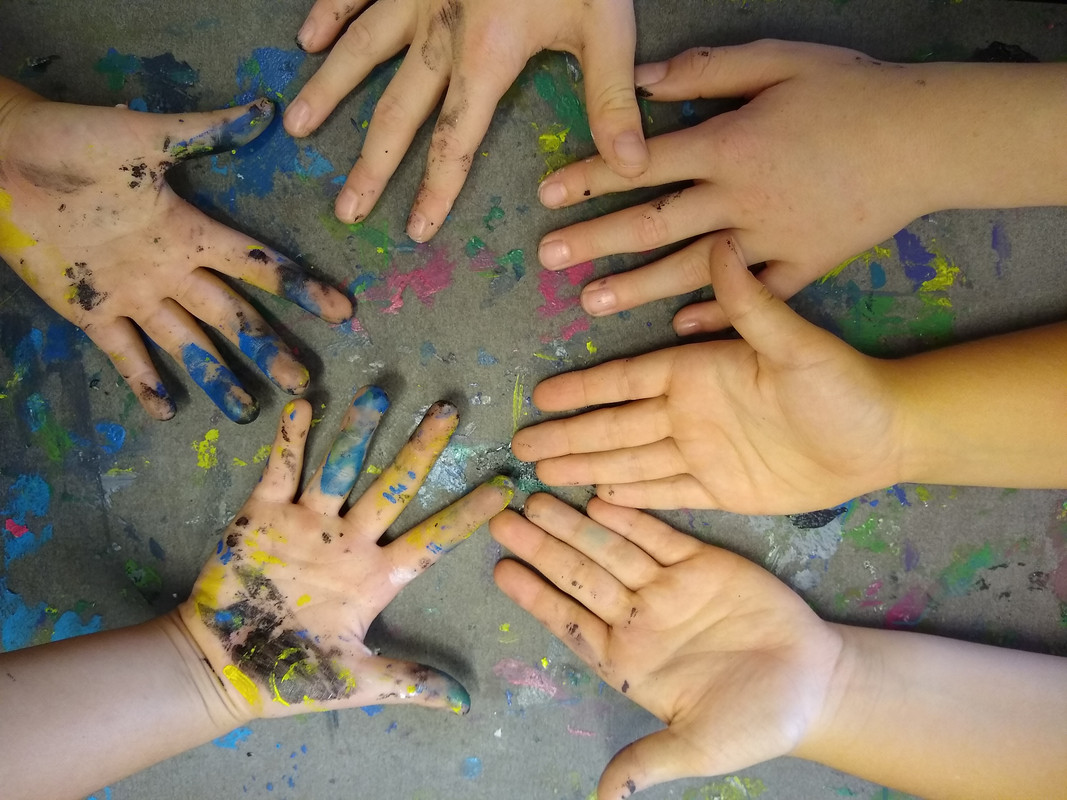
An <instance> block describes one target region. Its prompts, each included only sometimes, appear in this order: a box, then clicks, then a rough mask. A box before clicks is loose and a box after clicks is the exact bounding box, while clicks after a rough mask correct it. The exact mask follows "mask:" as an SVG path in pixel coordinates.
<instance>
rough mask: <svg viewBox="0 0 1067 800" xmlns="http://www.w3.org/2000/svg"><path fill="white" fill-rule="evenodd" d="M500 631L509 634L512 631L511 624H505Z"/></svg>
mask: <svg viewBox="0 0 1067 800" xmlns="http://www.w3.org/2000/svg"><path fill="white" fill-rule="evenodd" d="M500 630H502V631H503V632H504V633H507V632H508V631H510V630H511V623H510V622H505V623H504V624H503V625H501V626H500Z"/></svg>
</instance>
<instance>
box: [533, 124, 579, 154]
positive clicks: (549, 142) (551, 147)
mask: <svg viewBox="0 0 1067 800" xmlns="http://www.w3.org/2000/svg"><path fill="white" fill-rule="evenodd" d="M570 132H571V129H570V128H563V127H561V126H559V125H553V126H552V127H551V128H549V129H548V132H547V133H542V134H541V135H540V136H538V137H537V147H538V149H539V150H540V151H541V152H542V153H555V152H556V151H557V150H559V149H560V148H561V147H562V146H563V143H564V142H565V141H567V134H568V133H570Z"/></svg>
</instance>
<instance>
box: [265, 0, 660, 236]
mask: <svg viewBox="0 0 1067 800" xmlns="http://www.w3.org/2000/svg"><path fill="white" fill-rule="evenodd" d="M349 20H352V22H351V24H350V25H348V29H347V30H345V32H344V34H342V35H341V37H340V39H338V40H337V45H336V46H335V47H334V49H333V51H332V52H331V53H330V55H329V56H328V57H327V59H326V62H325V63H324V64H323V65H322V67H321V68H320V69H319V71H318V72H317V73H315V75H314V76H313V77H312V78H311V80H310V81H308V84H307V86H305V87H304V89H303V90H302V91H301V92H300V94H299V95H298V96H297V97H296V99H295V100H294V101H293V102H292V104H291V105H290V106H289V108H288V109H286V112H285V129H286V130H287V131H289V133H291V134H292V135H293V136H307V135H308V134H309V133H311V132H312V131H314V130H315V129H316V128H318V127H319V125H321V124H322V122H323V120H325V119H326V117H327V116H328V115H329V114H330V112H331V111H333V109H334V108H335V107H336V106H337V104H338V103H339V102H340V101H341V100H342V99H343V98H344V97H345V96H346V95H347V94H348V93H349V92H351V91H352V90H353V89H354V88H355V87H356V86H357V85H358V84H359V83H360V82H361V81H362V80H363V79H364V78H365V77H366V76H367V74H368V73H369V72H370V71H371V69H372V68H373V67H374V66H375V65H376V64H378V63H379V62H382V61H385V60H386V59H388V58H390V57H392V56H393V55H395V54H396V53H398V52H399V51H400V50H402V49H403V48H404V47H409V49H408V54H407V56H406V57H405V58H404V61H403V63H402V64H401V66H400V69H399V71H398V72H397V74H396V77H395V78H394V79H393V80H392V81H391V82H390V83H389V86H388V88H387V89H386V90H385V92H384V93H383V94H382V96H381V99H379V100H378V105H377V107H376V108H375V111H374V116H373V117H372V118H371V122H370V127H369V128H368V130H367V137H366V140H365V141H364V143H363V151H362V153H361V154H360V157H359V159H358V160H357V161H356V164H355V166H353V167H352V171H351V172H350V173H349V175H348V181H347V182H346V183H345V185H344V188H342V189H341V193H340V194H339V195H338V197H337V203H336V206H335V211H336V213H337V216H338V218H340V219H341V220H343V221H345V222H356V221H358V220H360V219H362V218H363V217H365V216H366V215H367V214H368V213H370V210H371V209H372V208H373V207H374V204H375V203H376V202H377V200H378V197H379V196H380V195H381V193H382V190H383V189H384V187H385V185H386V183H387V182H388V181H389V178H390V177H391V176H392V174H393V172H394V171H395V170H396V168H397V166H398V165H399V164H400V160H401V159H402V158H403V157H404V154H405V153H406V152H407V150H408V147H410V146H411V141H412V139H413V138H414V136H415V133H416V131H418V129H419V126H421V125H422V123H423V121H424V120H425V119H426V118H427V117H428V116H429V115H430V113H431V112H432V111H433V109H434V106H436V105H437V102H438V100H439V98H440V97H441V95H442V93H444V95H445V97H444V104H443V106H442V108H441V114H440V116H439V117H438V118H437V124H436V126H435V128H434V134H433V140H432V141H431V143H430V154H429V158H428V160H427V167H426V173H425V175H424V177H423V180H422V185H421V186H420V187H419V191H418V194H417V195H416V197H415V203H414V206H413V208H412V210H411V216H410V218H409V219H408V224H407V232H408V235H409V236H410V237H411V238H412V239H414V240H416V241H419V242H424V241H426V240H427V239H429V238H430V237H431V236H433V235H434V234H435V233H436V232H437V231H438V229H439V228H440V227H441V224H442V223H443V222H444V220H445V217H446V216H447V215H448V212H449V209H451V208H452V203H453V202H454V201H455V199H456V196H457V195H458V194H459V191H460V189H461V188H462V186H463V182H464V180H465V179H466V177H467V173H468V172H469V171H470V168H471V161H472V158H473V157H474V155H475V153H476V152H477V149H478V145H479V143H480V142H481V140H482V137H483V136H484V135H485V132H486V130H487V129H488V127H489V123H490V121H491V120H492V118H493V112H494V110H495V109H496V104H497V102H498V101H499V100H500V98H501V97H502V96H503V94H504V92H506V91H507V89H508V87H509V86H511V84H512V82H513V81H514V80H515V78H516V77H517V76H518V74H519V72H520V71H521V70H522V68H523V66H524V65H525V64H526V61H527V59H528V58H530V57H531V56H533V55H534V54H535V53H537V52H539V51H541V50H544V49H550V50H565V51H567V52H569V53H573V54H574V55H575V56H577V57H578V59H579V60H580V61H581V64H582V69H583V73H584V79H585V94H586V97H587V99H588V110H589V123H590V127H591V128H592V131H593V138H594V140H595V141H596V143H597V147H598V149H599V150H600V152H601V154H602V156H603V158H604V159H605V163H606V165H607V167H608V168H610V169H613V170H615V171H616V172H618V173H619V174H620V175H627V176H630V177H636V176H637V175H640V174H641V173H642V172H644V171H645V168H646V166H647V164H648V151H647V150H646V148H645V143H644V135H643V134H642V132H641V113H640V110H639V109H638V106H637V99H636V97H635V95H634V85H633V74H634V73H633V62H634V47H635V37H636V32H635V28H634V13H633V5H632V2H631V0H584V1H583V2H575V0H547V2H544V3H529V2H515V0H377V2H369V1H368V0H355V2H348V0H344V2H342V0H316V3H315V5H314V6H313V7H312V9H311V13H310V14H309V15H308V18H307V20H306V21H305V22H304V26H303V27H302V28H301V29H300V33H299V34H298V35H297V41H298V42H299V43H300V44H301V46H303V47H304V48H305V49H306V50H309V51H311V52H318V51H319V50H322V49H324V48H326V47H327V46H329V45H330V44H331V43H332V42H333V41H334V40H335V39H336V38H337V35H338V33H340V32H341V30H342V29H344V27H345V25H346V24H348V22H349ZM446 89H447V91H446Z"/></svg>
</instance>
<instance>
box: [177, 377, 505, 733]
mask: <svg viewBox="0 0 1067 800" xmlns="http://www.w3.org/2000/svg"><path fill="white" fill-rule="evenodd" d="M387 406H388V401H387V400H386V397H385V394H384V393H383V392H382V391H381V390H380V389H377V388H375V387H365V388H364V389H362V390H361V391H360V392H359V393H357V395H356V397H355V400H354V401H353V403H352V406H351V408H350V409H349V412H348V414H347V415H346V417H345V421H344V423H343V426H342V429H341V433H340V434H339V435H338V437H337V439H336V441H335V442H334V444H333V446H332V448H331V450H330V453H329V455H328V456H327V457H326V459H325V461H324V462H323V464H322V465H321V466H320V467H319V469H318V471H317V472H316V473H315V475H314V477H312V479H311V483H310V484H309V486H308V487H307V488H306V489H305V490H304V491H303V492H302V493H301V492H298V490H299V482H300V472H301V467H302V464H303V457H304V443H305V441H306V439H307V435H308V430H309V429H310V427H311V407H310V405H309V404H308V403H307V402H305V401H302V400H299V401H294V402H292V403H290V404H289V405H288V407H287V408H286V409H285V411H284V412H283V413H282V416H281V421H280V423H279V427H278V435H277V437H276V438H275V440H274V447H273V449H272V450H271V455H270V459H269V461H268V463H267V467H266V469H265V471H264V473H263V478H262V480H261V481H260V483H259V484H258V485H257V486H256V488H255V489H254V490H253V492H252V496H251V497H250V498H249V499H248V502H246V503H245V505H244V506H243V507H242V508H241V510H240V512H238V515H237V518H236V519H235V520H234V521H233V522H232V523H231V524H230V526H229V527H228V528H227V530H226V532H225V534H224V535H223V538H222V540H221V541H220V542H219V547H218V553H217V555H216V557H215V558H213V559H212V560H211V561H210V562H209V563H208V564H207V566H205V568H204V570H203V571H202V572H201V574H200V577H199V579H198V580H197V582H196V585H195V587H194V588H193V593H192V596H191V597H190V598H189V599H188V600H187V601H186V602H185V603H183V604H182V605H181V607H180V608H179V612H180V615H181V618H182V621H183V622H184V624H185V626H186V628H187V630H188V632H189V635H190V637H191V638H192V640H193V641H194V642H195V643H196V646H197V647H198V648H199V650H200V651H201V652H202V653H203V655H204V657H205V658H206V660H207V662H208V663H209V664H210V665H211V668H212V669H213V670H214V672H215V674H216V675H217V676H218V683H219V685H220V686H221V687H222V690H223V693H224V694H225V695H226V699H227V700H228V702H229V704H230V706H231V707H232V708H233V709H234V715H235V717H236V718H237V719H240V718H242V717H244V718H248V717H259V716H265V717H279V716H287V715H290V714H297V713H303V712H306V711H314V710H324V709H333V708H349V707H353V706H363V705H369V704H377V703H399V702H414V703H418V704H422V705H428V706H435V707H446V708H450V709H452V710H453V711H455V712H457V713H465V712H466V711H467V709H468V707H469V702H470V700H469V697H468V695H467V692H466V691H465V690H464V689H463V687H462V686H461V685H460V684H459V683H457V682H456V681H455V680H454V679H453V678H451V677H449V676H448V675H445V674H444V673H442V672H439V671H437V670H434V669H432V668H430V667H426V666H422V665H419V664H412V663H408V662H403V661H398V660H396V659H392V658H388V657H386V656H376V655H373V654H372V653H371V651H370V650H369V649H368V648H367V647H366V646H365V645H364V644H363V637H364V635H365V634H366V632H367V628H368V626H369V625H370V623H371V621H372V620H373V619H374V618H375V617H376V616H377V615H378V613H379V612H380V611H381V610H382V609H383V608H385V606H386V605H388V604H389V602H390V601H391V600H392V599H393V598H394V597H395V596H396V595H397V594H398V593H399V592H400V590H401V588H403V587H404V586H405V585H406V584H407V583H409V582H410V581H411V580H413V579H414V578H416V577H417V576H418V575H419V574H421V573H422V572H424V571H425V570H426V569H428V568H429V567H430V566H431V565H432V564H434V562H436V561H437V559H439V558H440V557H441V556H442V555H443V554H444V553H446V552H448V551H449V550H450V549H451V548H453V547H454V546H456V545H457V544H458V543H459V542H460V541H462V540H463V539H465V538H467V537H468V536H470V534H471V533H473V532H474V531H475V530H476V529H477V528H478V527H479V526H480V525H482V523H484V522H485V521H486V520H487V519H489V517H491V516H492V515H493V514H495V513H497V512H498V511H500V510H501V509H502V508H503V507H504V506H506V505H507V503H508V501H509V500H510V499H511V496H512V494H513V493H514V488H513V486H512V484H511V482H510V481H508V480H507V479H506V478H494V479H493V480H492V481H490V482H489V483H486V484H483V485H482V486H480V487H478V488H477V489H475V490H474V491H473V492H471V493H470V494H469V495H467V496H466V497H464V498H463V499H461V500H459V501H457V502H456V503H454V504H452V505H451V506H449V507H448V508H446V509H444V510H443V511H440V512H438V513H437V514H434V515H433V516H432V517H430V518H429V519H427V520H426V521H424V522H422V523H420V524H418V525H416V526H415V527H413V528H412V529H411V530H409V531H408V532H407V533H406V534H404V535H402V536H400V537H399V538H397V539H396V540H395V541H393V542H391V543H389V544H387V545H385V546H381V547H380V546H379V545H378V544H377V542H378V539H380V538H381V536H382V535H383V534H384V533H385V531H386V529H387V528H388V527H389V525H391V524H392V522H393V521H394V520H395V519H396V518H397V517H398V516H399V515H400V512H401V511H403V509H404V507H405V506H406V505H407V503H408V501H409V500H410V499H411V498H412V497H414V496H415V494H416V492H418V489H419V487H420V486H421V485H422V482H423V481H424V480H425V479H426V475H427V473H428V472H429V471H430V469H431V467H432V466H433V464H434V462H435V461H436V460H437V457H438V455H440V453H441V451H442V450H443V449H444V448H445V445H447V444H448V440H449V438H450V437H451V435H452V432H453V431H454V430H455V428H456V424H457V422H458V419H459V417H458V414H457V412H456V409H455V407H454V406H452V405H450V404H447V403H438V404H436V405H434V406H432V407H431V408H430V410H429V411H428V412H427V414H426V417H425V419H424V420H423V421H422V424H421V425H420V426H419V428H418V429H417V430H416V431H415V433H414V435H413V436H412V438H411V440H410V441H409V442H408V443H407V445H406V446H405V447H404V448H403V449H402V450H401V451H400V453H399V455H397V457H396V460H395V461H394V462H393V464H392V465H391V466H390V467H389V468H387V469H386V470H384V471H383V472H382V473H381V474H380V475H379V476H378V477H377V479H375V481H374V482H373V483H372V484H371V486H370V487H369V488H368V489H367V491H366V492H365V493H364V494H363V495H362V496H361V497H360V498H359V499H358V500H356V501H355V503H354V504H353V505H352V507H351V509H350V510H349V511H348V512H347V513H345V514H342V513H341V510H342V507H343V506H344V504H345V500H346V498H347V496H348V494H349V492H350V491H351V490H352V488H353V486H354V485H355V483H356V480H357V479H358V478H359V476H360V474H361V472H362V465H363V459H364V455H365V453H366V450H367V446H368V444H369V442H370V439H371V437H372V436H373V434H374V431H375V429H376V427H377V425H378V421H379V419H380V418H381V416H382V414H383V413H384V411H385V409H386V407H387ZM298 494H299V497H298V499H297V500H296V501H295V502H294V499H293V498H294V497H295V496H297V495H298Z"/></svg>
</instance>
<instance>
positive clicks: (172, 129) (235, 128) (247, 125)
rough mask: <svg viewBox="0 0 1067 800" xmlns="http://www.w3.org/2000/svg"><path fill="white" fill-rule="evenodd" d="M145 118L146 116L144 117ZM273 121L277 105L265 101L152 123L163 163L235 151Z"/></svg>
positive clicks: (158, 118)
mask: <svg viewBox="0 0 1067 800" xmlns="http://www.w3.org/2000/svg"><path fill="white" fill-rule="evenodd" d="M141 116H144V115H141ZM272 119H274V104H273V103H272V102H271V101H270V100H268V99H267V98H265V97H261V98H259V99H258V100H255V101H253V102H252V103H249V104H248V105H244V106H234V107H233V108H222V109H219V110H218V111H203V112H197V113H193V114H160V115H158V116H155V117H154V119H153V122H154V123H155V126H156V131H155V136H154V139H155V141H156V142H157V143H158V147H159V151H161V152H162V155H161V156H160V163H161V164H164V165H167V166H169V164H173V163H177V162H180V161H185V160H186V159H188V158H193V157H194V156H200V155H209V154H211V153H218V152H222V151H224V150H233V149H235V148H237V147H240V146H241V145H244V144H247V143H248V142H250V141H252V140H253V139H255V138H256V137H257V136H259V135H260V134H261V133H263V132H264V131H265V130H266V129H267V127H268V126H269V125H270V123H271V120H272Z"/></svg>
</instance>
